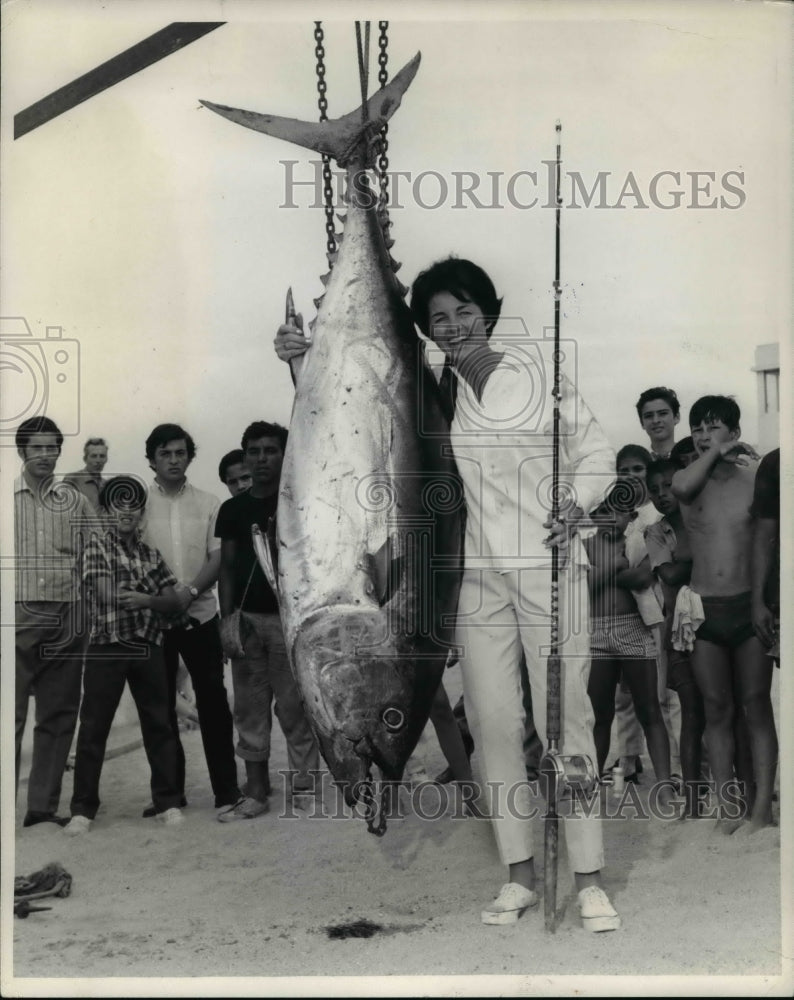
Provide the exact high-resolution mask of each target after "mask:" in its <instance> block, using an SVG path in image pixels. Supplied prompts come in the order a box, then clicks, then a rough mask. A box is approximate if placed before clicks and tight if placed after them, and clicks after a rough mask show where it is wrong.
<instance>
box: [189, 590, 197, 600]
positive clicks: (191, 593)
mask: <svg viewBox="0 0 794 1000" xmlns="http://www.w3.org/2000/svg"><path fill="white" fill-rule="evenodd" d="M187 589H188V591H189V592H190V596H191V597H192V598H193V600H195V599H196V598H197V597H198V595H199V592H198V588H197V587H188V588H187Z"/></svg>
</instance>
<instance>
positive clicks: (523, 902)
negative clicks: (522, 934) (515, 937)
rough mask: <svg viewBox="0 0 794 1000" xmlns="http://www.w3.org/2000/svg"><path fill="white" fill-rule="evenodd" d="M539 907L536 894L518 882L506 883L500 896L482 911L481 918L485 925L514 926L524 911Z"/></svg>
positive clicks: (500, 891)
mask: <svg viewBox="0 0 794 1000" xmlns="http://www.w3.org/2000/svg"><path fill="white" fill-rule="evenodd" d="M537 905H538V894H537V893H536V892H533V891H532V890H531V889H525V888H524V886H523V885H519V884H518V882H506V883H505V884H504V885H503V886H502V888H501V889H500V890H499V895H498V896H497V897H496V899H495V900H494V901H493V902H492V903H491V905H490V906H489V907H487V908H486V909H485V910H483V911H482V913H481V914H480V917H481V918H482V922H483V923H484V924H514V923H516V921H517V920H518V918H519V917H520V916H521V914H522V913H523V912H524V910H527V909H529V908H530V907H531V906H537Z"/></svg>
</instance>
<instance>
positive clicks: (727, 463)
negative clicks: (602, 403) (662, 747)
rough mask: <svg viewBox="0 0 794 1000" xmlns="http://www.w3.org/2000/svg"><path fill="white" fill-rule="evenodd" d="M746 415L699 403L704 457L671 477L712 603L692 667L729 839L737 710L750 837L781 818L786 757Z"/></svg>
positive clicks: (695, 585) (700, 588)
mask: <svg viewBox="0 0 794 1000" xmlns="http://www.w3.org/2000/svg"><path fill="white" fill-rule="evenodd" d="M739 418H740V412H739V407H738V405H737V404H736V402H735V401H734V400H733V399H730V398H728V397H726V396H703V397H702V398H701V399H699V400H698V401H697V402H696V403H695V405H694V406H693V407H692V409H691V410H690V412H689V426H690V429H691V431H692V439H693V441H694V444H695V448H696V449H697V451H698V452H699V453H700V457H699V458H698V459H697V460H696V461H695V462H693V463H692V464H691V465H690V466H688V468H686V469H682V470H680V471H679V472H676V474H675V475H674V476H673V481H672V489H673V493H674V494H675V496H677V497H678V500H679V502H680V504H681V514H682V517H683V521H684V526H685V527H686V530H687V534H688V536H689V542H690V547H691V552H692V583H691V587H692V590H693V591H695V593H696V594H698V595H700V597H701V599H702V602H703V614H704V618H705V620H704V622H703V624H702V625H701V626H700V628H699V629H698V631H697V633H696V636H695V648H694V650H693V653H692V667H693V670H694V673H695V680H696V682H697V684H698V687H699V688H700V692H701V694H702V695H703V702H704V707H705V713H706V744H707V746H708V751H709V761H710V764H711V770H712V774H713V776H714V780H715V782H716V786H717V789H716V790H717V797H718V800H719V803H720V819H719V820H718V827H719V828H720V829H721V830H722V831H723V832H725V833H732V832H733V831H734V830H735V829H736V827H737V825H738V821H737V820H735V819H732V816H734V815H735V813H733V812H732V811H731V810H732V808H735V803H733V802H732V800H730V799H729V797H728V795H727V794H726V792H727V791H728V789H729V785H730V782H731V780H732V777H733V760H734V750H735V746H734V733H733V718H734V713H735V711H737V710H738V711H740V712H743V713H744V716H745V719H746V722H747V728H748V731H749V738H750V749H751V752H752V777H753V779H754V782H755V788H754V789H753V788H752V782H748V786H749V787H748V788H747V797H748V808H749V811H750V829H751V832H752V831H755V830H757V829H760V828H761V827H764V826H767V825H769V824H770V823H771V822H772V792H773V786H774V781H775V772H776V770H777V756H778V743H777V734H776V733H775V724H774V719H773V716H772V703H771V700H770V696H769V692H770V685H771V682H772V662H771V659H770V658H769V657H768V656H765V655H764V652H765V650H764V647H763V645H762V644H761V642H760V640H759V639H758V637H757V636H756V635H755V632H754V629H753V622H752V602H751V595H750V591H751V579H750V563H751V559H750V555H751V550H752V520H751V518H750V513H749V508H750V504H751V502H752V499H753V485H754V480H755V470H756V459H757V458H758V455H757V454H756V452H755V450H754V449H753V448H752V447H750V445H748V444H745V443H744V442H743V441H741V440H740V439H739V434H740V429H739ZM740 776H741V775H740ZM729 803H730V804H729Z"/></svg>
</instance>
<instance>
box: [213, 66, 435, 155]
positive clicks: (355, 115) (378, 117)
mask: <svg viewBox="0 0 794 1000" xmlns="http://www.w3.org/2000/svg"><path fill="white" fill-rule="evenodd" d="M420 59H421V55H420V53H418V52H417V54H416V55H415V56H414V57H413V59H412V60H411V61H410V62H409V63H407V64H406V65H405V66H403V68H402V69H401V70H400V72H399V73H397V75H396V76H395V77H394V78H393V79H392V81H391V83H389V84H387V85H386V86H385V87H382V88H381V89H380V90H379V91H378V92H377V93H376V94H374V95H373V96H372V97H371V98H370V99H369V100H368V101H367V114H368V118H369V120H370V121H380V122H381V123H382V122H386V121H388V120H389V118H391V116H392V115H393V114H394V112H395V111H396V110H397V108H399V106H400V101H401V100H402V96H403V94H404V93H405V91H406V90H407V89H408V87H409V86H410V84H411V81H412V80H413V78H414V77H415V76H416V71H417V69H418V68H419V61H420ZM201 103H202V104H203V105H204V107H205V108H209V109H210V111H214V112H216V114H219V115H222V116H223V117H224V118H228V119H229V121H232V122H236V123H237V124H238V125H244V126H245V127H246V128H251V129H254V131H255V132H264V133H265V134H266V135H273V136H275V137H276V138H277V139H286V140H287V142H294V143H296V144H297V145H298V146H305V147H306V148H307V149H313V150H315V151H316V152H318V153H328V154H329V155H330V156H332V157H333V158H334V159H335V160H336V161H337V162H339V163H340V164H341V165H342V166H344V164H345V161H346V159H347V158H349V156H350V154H351V151H352V150H353V149H355V147H356V146H357V144H358V142H359V140H360V138H361V131H362V126H361V109H360V108H359V109H357V110H356V111H351V112H350V114H349V115H345V116H344V117H343V118H335V119H334V120H333V121H325V122H305V121H299V120H298V119H296V118H280V117H279V116H278V115H263V114H258V113H257V112H255V111H242V110H240V109H238V108H228V107H226V106H225V105H223V104H213V103H212V102H211V101H201Z"/></svg>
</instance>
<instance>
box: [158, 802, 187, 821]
mask: <svg viewBox="0 0 794 1000" xmlns="http://www.w3.org/2000/svg"><path fill="white" fill-rule="evenodd" d="M157 819H159V820H160V822H161V823H163V824H164V825H165V826H179V824H180V823H184V822H185V817H184V815H183V814H182V810H181V809H177V808H176V806H174V807H173V808H172V809H164V810H163V811H162V812H161V813H158V814H157Z"/></svg>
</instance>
